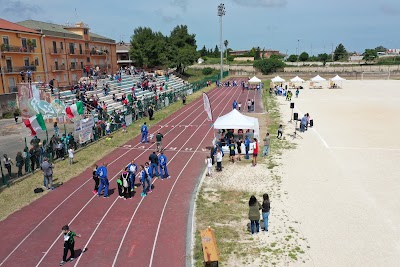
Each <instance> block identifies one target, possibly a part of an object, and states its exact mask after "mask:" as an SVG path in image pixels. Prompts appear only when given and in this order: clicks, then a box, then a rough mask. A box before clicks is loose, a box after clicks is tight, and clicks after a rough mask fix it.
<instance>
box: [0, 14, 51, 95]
mask: <svg viewBox="0 0 400 267" xmlns="http://www.w3.org/2000/svg"><path fill="white" fill-rule="evenodd" d="M0 37H1V46H0V70H1V72H0V75H1V78H0V94H5V93H15V92H17V83H20V82H22V75H21V72H22V71H23V75H24V80H25V82H27V81H28V77H27V75H26V73H27V72H28V71H29V72H30V73H32V81H37V82H41V81H44V80H45V72H44V62H43V57H42V39H41V38H42V34H41V33H40V32H38V31H36V30H32V29H30V28H27V27H24V26H21V25H18V24H15V23H12V22H10V21H7V20H3V19H0Z"/></svg>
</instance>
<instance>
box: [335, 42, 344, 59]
mask: <svg viewBox="0 0 400 267" xmlns="http://www.w3.org/2000/svg"><path fill="white" fill-rule="evenodd" d="M343 59H347V51H346V48H344V45H343V44H339V45H338V46H336V49H335V52H333V61H338V60H343Z"/></svg>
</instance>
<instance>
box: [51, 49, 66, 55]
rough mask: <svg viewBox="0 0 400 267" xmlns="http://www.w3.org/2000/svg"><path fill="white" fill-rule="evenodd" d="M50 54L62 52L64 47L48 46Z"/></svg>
mask: <svg viewBox="0 0 400 267" xmlns="http://www.w3.org/2000/svg"><path fill="white" fill-rule="evenodd" d="M49 52H50V54H64V49H61V48H56V49H54V48H49Z"/></svg>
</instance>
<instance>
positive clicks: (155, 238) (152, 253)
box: [113, 94, 233, 267]
mask: <svg viewBox="0 0 400 267" xmlns="http://www.w3.org/2000/svg"><path fill="white" fill-rule="evenodd" d="M232 96H233V94H232ZM231 99H232V97H231ZM229 102H230V100H229V101H226V104H225V106H224V107H223V108H222V110H221V112H220V114H219V115H221V114H222V112H223V111H224V110H225V108H226V106H227V104H228V103H229ZM211 129H212V128H210V129H209V130H208V131H207V133H206V134H205V135H204V137H203V139H202V140H201V142H200V143H199V145H198V146H197V147H196V150H197V149H199V147H200V146H201V144H202V143H203V142H204V139H205V138H206V137H207V135H208V133H209V132H210V130H211ZM194 155H195V153H193V154H192V156H191V157H190V158H189V160H188V161H187V162H186V164H185V166H184V167H183V168H182V170H181V171H180V173H179V174H178V176H177V177H176V179H175V182H174V184H173V185H172V187H171V189H170V191H169V194H168V197H167V199H166V201H165V203H164V207H163V209H162V212H161V216H160V220H159V221H158V226H157V232H156V236H155V237H154V242H153V248H152V250H151V257H150V264H149V266H150V267H151V266H153V259H154V252H155V249H156V244H157V240H158V234H159V232H160V227H161V222H162V219H163V216H164V212H165V208H166V207H167V204H168V201H169V198H170V197H171V194H172V191H173V190H174V187H175V185H176V183H177V182H178V180H179V178H180V177H181V175H182V173H183V171H184V170H185V168H186V166H187V165H188V164H189V162H190V160H191V159H192V158H193V157H194ZM113 266H114V265H113Z"/></svg>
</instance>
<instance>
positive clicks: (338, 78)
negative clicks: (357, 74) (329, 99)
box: [331, 75, 346, 82]
mask: <svg viewBox="0 0 400 267" xmlns="http://www.w3.org/2000/svg"><path fill="white" fill-rule="evenodd" d="M331 80H332V81H334V82H340V81H345V80H346V79H344V78H342V77H340V76H339V75H336V76H335V77H333V78H332V79H331Z"/></svg>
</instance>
